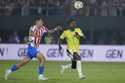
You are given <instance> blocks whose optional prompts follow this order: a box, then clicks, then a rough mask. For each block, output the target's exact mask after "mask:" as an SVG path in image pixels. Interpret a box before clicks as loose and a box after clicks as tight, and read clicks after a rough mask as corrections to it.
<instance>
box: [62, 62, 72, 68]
mask: <svg viewBox="0 0 125 83" xmlns="http://www.w3.org/2000/svg"><path fill="white" fill-rule="evenodd" d="M71 66H72V64H71V63H69V64H66V65H64V69H68V68H71Z"/></svg>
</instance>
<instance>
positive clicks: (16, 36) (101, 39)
mask: <svg viewBox="0 0 125 83" xmlns="http://www.w3.org/2000/svg"><path fill="white" fill-rule="evenodd" d="M83 32H84V34H85V36H86V39H81V44H101V45H105V44H108V45H120V44H124V42H125V38H124V35H125V32H124V31H123V30H118V29H116V30H112V29H109V30H107V29H101V30H84V31H83ZM59 34H60V33H59ZM59 34H56V33H53V34H46V35H44V37H43V38H42V40H41V41H42V42H41V43H42V44H57V43H58V38H59ZM3 35H4V36H1V37H0V43H16V44H24V43H27V42H28V34H26V33H25V32H24V33H23V35H22V34H21V33H19V31H13V32H12V33H10V34H6V33H4V34H3Z"/></svg>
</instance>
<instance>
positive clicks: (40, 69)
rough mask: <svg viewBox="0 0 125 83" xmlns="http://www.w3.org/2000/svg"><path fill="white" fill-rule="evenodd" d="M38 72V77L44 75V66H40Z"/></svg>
mask: <svg viewBox="0 0 125 83" xmlns="http://www.w3.org/2000/svg"><path fill="white" fill-rule="evenodd" d="M38 71H39V75H43V73H44V66H43V65H40V66H39V68H38Z"/></svg>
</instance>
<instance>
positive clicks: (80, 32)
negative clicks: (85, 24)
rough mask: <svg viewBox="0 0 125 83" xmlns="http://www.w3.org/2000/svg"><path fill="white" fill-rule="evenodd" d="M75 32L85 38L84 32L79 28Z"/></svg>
mask: <svg viewBox="0 0 125 83" xmlns="http://www.w3.org/2000/svg"><path fill="white" fill-rule="evenodd" d="M75 32H77V33H78V35H79V36H82V37H84V34H83V32H82V31H81V30H80V28H77V29H76V30H75Z"/></svg>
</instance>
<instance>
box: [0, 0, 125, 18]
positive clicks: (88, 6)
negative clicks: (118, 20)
mask: <svg viewBox="0 0 125 83" xmlns="http://www.w3.org/2000/svg"><path fill="white" fill-rule="evenodd" d="M74 1H75V0H0V15H6V16H11V15H21V16H26V15H78V14H79V15H84V16H124V15H125V0H82V1H83V2H84V7H83V8H82V9H80V10H76V9H75V8H74V7H73V2H74Z"/></svg>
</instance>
